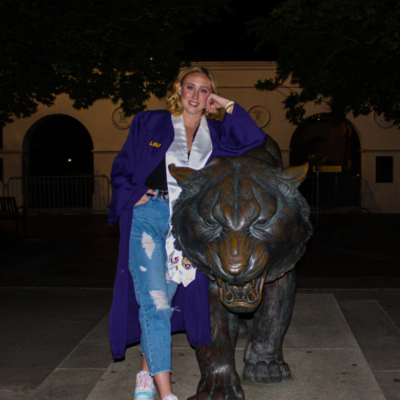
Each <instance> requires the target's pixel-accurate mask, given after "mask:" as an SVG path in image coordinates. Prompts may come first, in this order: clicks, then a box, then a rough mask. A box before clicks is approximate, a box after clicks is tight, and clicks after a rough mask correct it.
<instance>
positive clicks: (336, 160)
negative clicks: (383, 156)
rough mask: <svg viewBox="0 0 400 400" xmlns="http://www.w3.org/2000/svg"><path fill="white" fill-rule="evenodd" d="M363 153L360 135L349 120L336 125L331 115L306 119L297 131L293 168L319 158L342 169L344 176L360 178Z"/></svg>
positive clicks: (291, 149)
mask: <svg viewBox="0 0 400 400" xmlns="http://www.w3.org/2000/svg"><path fill="white" fill-rule="evenodd" d="M360 150H361V143H360V138H359V133H358V131H357V130H356V129H355V127H354V126H353V124H352V123H351V122H350V121H349V120H347V119H344V120H343V121H341V122H339V123H337V122H335V121H334V120H333V119H332V116H331V114H330V113H319V114H315V115H313V116H311V117H309V118H307V119H306V120H305V121H304V122H303V123H302V124H301V125H299V126H298V127H297V129H296V130H295V131H294V133H293V135H292V138H291V141H290V165H300V164H303V163H305V162H307V161H308V159H309V156H312V155H317V156H318V157H320V158H321V159H322V158H324V159H326V160H329V161H331V162H332V163H333V164H334V165H340V166H341V167H342V171H343V172H348V173H352V174H361V152H360ZM329 161H328V162H329Z"/></svg>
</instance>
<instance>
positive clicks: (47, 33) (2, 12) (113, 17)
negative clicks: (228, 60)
mask: <svg viewBox="0 0 400 400" xmlns="http://www.w3.org/2000/svg"><path fill="white" fill-rule="evenodd" d="M227 1H228V0H185V1H182V0H129V1H128V0H112V1H110V0H88V1H81V0H1V1H0V114H3V118H4V120H5V122H11V121H12V119H13V117H14V116H16V117H27V116H30V115H32V114H33V113H34V112H35V111H36V110H37V107H38V104H39V103H41V104H45V105H48V106H51V105H52V104H53V103H54V100H55V98H56V96H57V95H59V94H60V93H66V94H68V96H69V97H70V98H71V99H72V100H73V105H74V107H75V108H77V109H81V108H87V107H89V106H90V105H92V104H93V102H94V101H96V100H99V99H111V100H112V101H113V102H114V103H117V102H120V101H122V106H123V108H124V110H125V112H126V113H128V114H131V113H136V112H138V111H140V110H143V109H144V102H145V101H146V100H147V99H148V98H149V97H150V95H151V94H152V93H154V94H155V95H156V96H157V97H162V96H163V95H165V92H166V87H167V85H168V83H169V82H170V81H171V80H172V79H173V77H174V76H175V75H176V74H177V72H178V70H179V67H181V66H182V65H183V64H184V63H187V61H188V60H186V59H185V55H184V51H183V50H184V49H183V44H182V43H183V38H184V36H185V35H188V34H189V33H190V32H191V29H192V27H193V26H195V25H196V24H197V25H198V24H201V23H202V22H203V21H210V20H212V19H213V18H214V16H215V13H216V10H217V9H218V7H221V6H223V7H224V6H226V3H227Z"/></svg>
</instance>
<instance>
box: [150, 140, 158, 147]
mask: <svg viewBox="0 0 400 400" xmlns="http://www.w3.org/2000/svg"><path fill="white" fill-rule="evenodd" d="M149 145H150V146H153V147H160V146H161V143H157V142H153V141H152V142H150V143H149Z"/></svg>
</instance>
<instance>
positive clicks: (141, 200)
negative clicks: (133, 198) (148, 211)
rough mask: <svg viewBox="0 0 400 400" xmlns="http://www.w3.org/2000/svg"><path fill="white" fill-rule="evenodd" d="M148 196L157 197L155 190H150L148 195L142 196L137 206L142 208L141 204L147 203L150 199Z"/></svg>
mask: <svg viewBox="0 0 400 400" xmlns="http://www.w3.org/2000/svg"><path fill="white" fill-rule="evenodd" d="M148 194H152V195H155V194H156V192H155V191H154V190H153V189H149V190H148V191H147V192H146V194H144V195H143V196H142V198H141V199H140V200H139V201H138V202H137V203H136V204H135V206H140V205H141V204H144V203H147V202H148V201H149V198H148V197H147V195H148Z"/></svg>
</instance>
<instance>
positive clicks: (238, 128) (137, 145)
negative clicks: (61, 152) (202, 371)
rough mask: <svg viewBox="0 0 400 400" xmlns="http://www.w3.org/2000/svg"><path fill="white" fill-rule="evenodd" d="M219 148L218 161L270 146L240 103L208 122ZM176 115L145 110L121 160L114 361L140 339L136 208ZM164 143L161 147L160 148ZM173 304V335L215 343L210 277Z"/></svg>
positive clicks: (114, 210)
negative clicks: (132, 247) (133, 271)
mask: <svg viewBox="0 0 400 400" xmlns="http://www.w3.org/2000/svg"><path fill="white" fill-rule="evenodd" d="M207 122H208V127H209V129H210V135H211V140H212V144H213V152H212V155H211V156H212V157H219V156H222V157H223V156H238V155H242V154H244V153H246V152H247V151H249V150H251V149H254V148H257V147H261V146H263V145H264V144H265V141H266V134H265V133H264V132H263V131H262V130H261V129H259V128H258V126H257V125H256V124H255V123H254V121H253V120H252V119H251V117H250V116H249V114H248V113H247V112H246V111H245V110H244V109H243V108H242V107H240V106H239V105H238V104H235V106H234V109H233V112H232V114H225V117H224V120H223V121H222V122H220V121H217V120H213V119H210V120H208V121H207ZM174 135H175V133H174V129H173V126H172V121H171V114H170V113H169V111H167V110H157V111H145V112H141V113H139V114H138V115H137V116H136V117H135V118H134V119H133V121H132V125H131V128H130V131H129V135H128V138H127V140H126V142H125V144H124V146H123V148H122V150H121V152H120V153H119V154H118V156H117V157H116V158H115V161H114V164H113V167H112V172H111V183H112V189H113V196H112V200H111V206H110V213H109V218H108V223H109V225H113V224H115V223H116V222H117V221H118V220H119V223H120V234H121V236H120V244H119V255H118V265H117V273H116V278H115V285H114V295H113V303H112V307H111V313H110V342H111V350H112V354H113V357H114V359H121V358H124V357H125V349H126V346H128V345H130V344H133V343H135V342H138V341H140V336H141V329H140V324H139V306H138V304H137V302H136V298H135V293H134V288H133V282H132V278H131V275H130V272H129V267H128V265H129V237H130V232H131V225H132V216H133V206H134V204H136V202H137V201H138V200H139V199H140V198H141V197H142V196H143V195H144V194H145V193H146V192H147V190H148V188H147V186H146V185H145V184H144V182H145V181H146V178H147V177H148V176H149V175H150V173H151V172H152V171H153V170H154V169H155V168H156V166H157V165H158V164H159V163H160V162H161V160H162V158H163V157H164V154H165V153H166V151H167V150H168V148H169V146H170V145H171V143H172V141H173V140H174ZM155 143H156V144H157V145H159V146H158V147H156V146H155V145H154V144H155ZM172 306H173V307H174V308H177V309H178V310H179V311H174V313H173V316H172V319H171V330H172V332H176V331H180V330H185V331H186V333H187V336H188V339H189V342H190V344H191V345H192V346H200V345H204V344H208V343H210V342H211V327H210V312H209V303H208V278H207V277H206V276H205V275H204V274H202V273H201V272H199V271H197V273H196V279H195V280H194V281H193V282H191V283H190V284H189V285H188V286H187V287H184V286H183V285H179V286H178V289H177V292H176V294H175V297H174V299H173V303H172Z"/></svg>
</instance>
